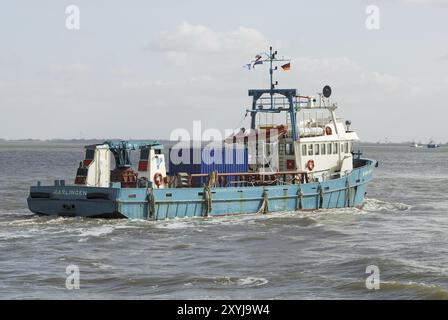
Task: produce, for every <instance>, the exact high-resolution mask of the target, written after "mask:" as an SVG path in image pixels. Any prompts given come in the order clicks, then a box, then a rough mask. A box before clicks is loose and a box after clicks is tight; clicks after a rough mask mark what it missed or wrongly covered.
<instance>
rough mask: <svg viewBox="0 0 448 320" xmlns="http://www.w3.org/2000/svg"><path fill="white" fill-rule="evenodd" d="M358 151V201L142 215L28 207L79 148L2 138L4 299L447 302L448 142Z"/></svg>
mask: <svg viewBox="0 0 448 320" xmlns="http://www.w3.org/2000/svg"><path fill="white" fill-rule="evenodd" d="M362 149H363V151H364V155H365V156H366V157H371V158H375V159H378V160H379V164H380V167H379V168H377V170H376V171H375V173H374V181H372V183H371V184H370V185H369V188H368V195H367V200H366V203H365V206H364V208H363V209H362V210H359V209H342V210H329V211H322V212H318V213H306V214H305V213H295V212H289V213H270V214H268V215H251V216H234V217H224V218H210V219H205V218H195V219H190V220H185V219H182V220H174V221H160V222H148V221H131V220H94V219H78V218H47V217H37V216H34V215H32V214H31V213H30V212H29V211H28V210H27V207H26V196H27V191H28V187H29V185H30V184H33V183H35V181H36V180H42V181H43V182H44V183H52V181H53V180H54V179H58V178H59V179H66V180H67V181H72V180H73V178H74V173H75V172H76V167H77V164H78V163H79V160H80V159H81V158H82V156H83V150H82V148H81V147H80V146H76V145H52V146H49V145H41V146H40V145H36V144H32V145H28V146H27V145H23V144H22V145H5V144H3V145H0V164H1V169H0V199H1V203H0V298H2V299H18V298H33V299H34V298H38V299H42V298H55V299H78V298H85V299H99V298H106V299H119V298H124V299H162V298H167V299H171V298H180V299H184V298H185V299H192V298H197V299H217V298H222V299H324V298H325V299H350V298H355V299H448V268H447V265H448V254H447V253H448V236H447V235H448V233H447V230H448V193H447V190H448V188H447V182H448V150H447V149H445V148H440V149H437V150H427V149H426V148H421V149H415V148H409V147H408V146H384V145H375V146H367V145H366V146H362ZM68 265H77V266H78V267H79V269H80V289H79V290H68V289H66V286H65V282H66V277H67V274H66V273H65V271H66V267H67V266H68ZM369 265H376V266H378V268H379V270H380V279H381V284H380V289H379V290H367V289H366V286H365V280H366V277H367V276H368V275H367V274H365V271H366V267H367V266H369Z"/></svg>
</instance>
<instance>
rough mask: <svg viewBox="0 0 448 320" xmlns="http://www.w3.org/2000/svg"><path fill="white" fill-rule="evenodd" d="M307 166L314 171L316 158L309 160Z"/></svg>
mask: <svg viewBox="0 0 448 320" xmlns="http://www.w3.org/2000/svg"><path fill="white" fill-rule="evenodd" d="M306 167H307V169H308V170H310V171H313V169H314V160H308V162H307V163H306Z"/></svg>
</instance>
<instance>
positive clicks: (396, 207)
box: [362, 198, 412, 212]
mask: <svg viewBox="0 0 448 320" xmlns="http://www.w3.org/2000/svg"><path fill="white" fill-rule="evenodd" d="M411 209H412V206H411V205H408V204H405V203H401V202H387V201H383V200H378V199H370V198H369V199H366V200H365V202H364V207H363V208H362V211H364V212H378V211H380V212H404V211H409V210H411Z"/></svg>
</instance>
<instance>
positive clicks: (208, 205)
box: [204, 186, 212, 217]
mask: <svg viewBox="0 0 448 320" xmlns="http://www.w3.org/2000/svg"><path fill="white" fill-rule="evenodd" d="M204 202H205V212H204V217H208V215H209V213H210V212H211V211H212V193H211V191H210V187H209V186H205V187H204Z"/></svg>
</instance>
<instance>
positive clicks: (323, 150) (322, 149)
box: [320, 143, 326, 156]
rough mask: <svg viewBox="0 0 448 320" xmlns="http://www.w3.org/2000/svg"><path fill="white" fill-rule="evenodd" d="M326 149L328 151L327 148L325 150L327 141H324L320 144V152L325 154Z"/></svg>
mask: <svg viewBox="0 0 448 320" xmlns="http://www.w3.org/2000/svg"><path fill="white" fill-rule="evenodd" d="M325 151H326V150H325V143H322V144H321V145H320V154H321V155H323V156H324V155H325V154H326V152H325Z"/></svg>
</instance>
